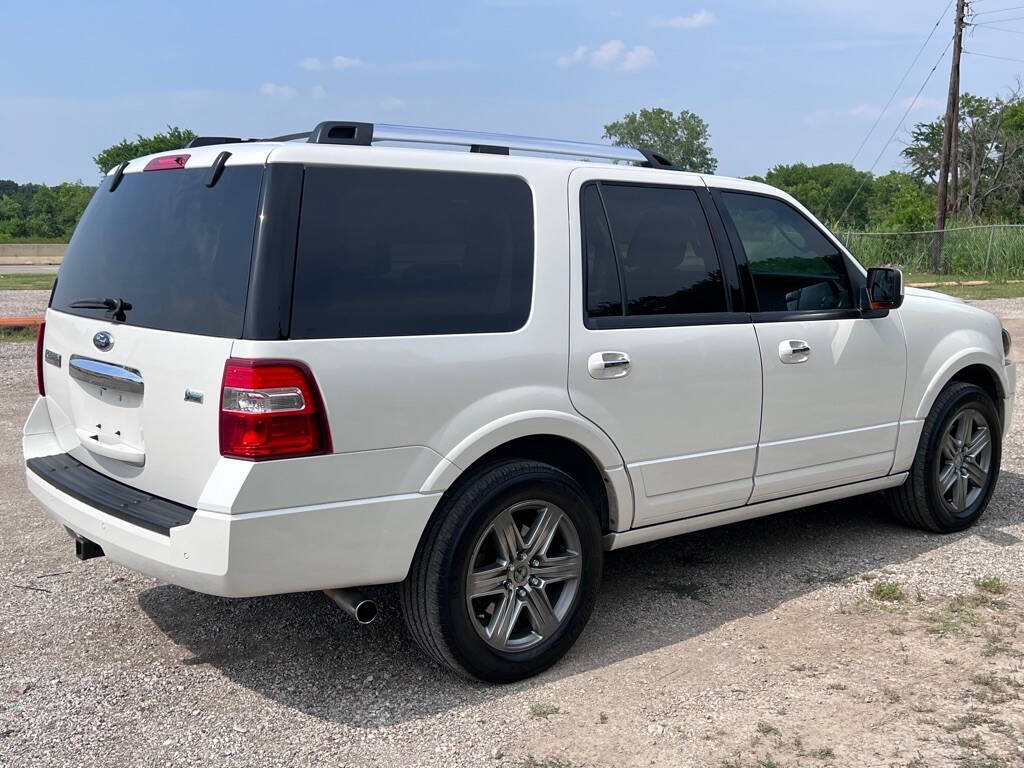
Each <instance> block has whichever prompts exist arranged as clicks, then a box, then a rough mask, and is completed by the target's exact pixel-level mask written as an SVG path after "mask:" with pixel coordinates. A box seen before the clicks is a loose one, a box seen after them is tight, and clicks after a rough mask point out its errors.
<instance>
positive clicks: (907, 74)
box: [823, 0, 956, 218]
mask: <svg viewBox="0 0 1024 768" xmlns="http://www.w3.org/2000/svg"><path fill="white" fill-rule="evenodd" d="M955 2H956V0H949V2H948V3H947V4H946V7H945V9H943V11H942V14H941V15H940V16H939V18H938V20H937V21H936V22H935V25H934V26H933V27H932V28H931V31H930V32H929V33H928V37H926V38H925V41H924V42H923V43H922V44H921V47H920V48H918V50H917V54H916V55H915V56H914V60H913V61H911V62H910V66H909V67H907V69H906V71H905V72H904V73H903V77H901V78H900V81H899V83H897V84H896V87H895V88H893V91H892V94H891V95H890V96H889V100H888V101H887V102H885V106H884V107H882V111H881V112H879V113H878V117H876V118H875V122H874V123H872V124H871V128H870V129H869V130H868V132H867V135H866V136H865V137H864V140H863V141H861V143H860V146H859V147H857V151H856V152H854V153H853V157H852V158H851V159H850V165H851V166H852V165H853V164H854V163H855V162H857V158H858V157H860V153H861V152H863V151H864V147H866V146H867V143H868V141H870V140H871V137H872V136H873V135H874V133H875V129H876V128H878V126H879V124H880V123H881V122H882V118H883V117H885V113H886V112H888V111H889V107H891V106H892V103H893V101H894V100H895V98H896V96H897V94H898V93H899V92H900V89H901V88H902V87H903V84H904V83H906V82H907V78H908V77H910V73H911V72H913V71H914V67H915V66H917V62H918V61H920V59H921V54H923V53H924V51H925V48H927V47H928V43H930V42H931V41H932V38H933V37H934V36H935V30H937V29H938V28H939V25H940V24H942V20H943V19H945V18H946V14H947V13H949V9H950V8H952V7H953V3H955ZM859 191H860V190H858V192H859ZM835 192H836V188H835V187H833V188H832V191H831V192H830V193H829V196H828V199H827V200H826V201H825V207H824V209H823V211H828V210H829V206H831V205H832V197H833V196H834V195H835ZM851 202H852V201H851ZM846 207H847V208H849V207H850V206H846ZM843 213H844V214H845V213H846V212H845V211H844V212H843ZM840 218H841V217H840Z"/></svg>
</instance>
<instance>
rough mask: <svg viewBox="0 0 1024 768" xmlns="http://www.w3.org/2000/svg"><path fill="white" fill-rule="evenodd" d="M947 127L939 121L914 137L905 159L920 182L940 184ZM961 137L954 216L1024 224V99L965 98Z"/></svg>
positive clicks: (959, 123)
mask: <svg viewBox="0 0 1024 768" xmlns="http://www.w3.org/2000/svg"><path fill="white" fill-rule="evenodd" d="M943 124H944V120H943V118H941V117H940V118H937V119H936V120H933V121H931V122H928V123H918V124H917V125H915V126H914V128H913V130H912V131H911V135H910V144H908V145H907V147H906V149H904V150H903V157H904V158H906V160H907V164H908V166H909V167H910V171H911V173H912V174H913V175H914V176H915V177H916V178H917V179H920V180H922V181H928V182H931V183H935V182H936V181H937V180H938V176H939V161H940V155H941V150H942V131H943ZM957 137H958V139H957V157H956V158H955V162H956V167H957V171H958V177H959V184H958V190H957V196H956V199H953V200H950V206H951V208H952V209H953V212H954V214H955V215H957V216H958V217H960V218H962V219H966V220H968V221H979V220H997V219H1001V220H1006V219H1010V220H1016V221H1020V220H1021V219H1022V218H1024V210H1022V206H1024V97H1022V95H1021V94H1020V93H1019V92H1017V91H1012V92H1011V93H1010V94H1009V95H1008V96H1006V97H1005V98H1004V97H997V98H994V99H990V98H987V97H985V96H975V95H974V94H970V93H965V94H963V95H962V96H961V97H960V115H959V119H958V121H957Z"/></svg>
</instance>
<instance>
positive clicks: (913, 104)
mask: <svg viewBox="0 0 1024 768" xmlns="http://www.w3.org/2000/svg"><path fill="white" fill-rule="evenodd" d="M943 16H945V13H943ZM939 21H941V19H940V20H939ZM955 39H956V37H955V36H954V37H951V38H949V42H948V43H946V47H945V48H943V49H942V53H941V54H940V55H939V58H938V61H936V62H935V64H934V65H933V66H932V68H931V69H930V70H929V71H928V76H927V77H925V79H924V82H923V83H921V87H920V88H918V89H917V94H916V95H915V96H914V98H913V99H912V100H911V102H910V104H909V105H907V109H906V111H905V112H904V113H903V117H901V118H900V121H899V122H898V123H897V124H896V128H895V129H893V132H892V133H891V134H890V135H889V140H888V141H887V142H885V144H884V145H883V146H882V151H881V152H879V153H878V157H876V158H875V162H873V163H872V164H871V168H869V169H868V176H870V174H872V173H873V172H874V170H875V167H876V166H877V165H878V163H879V162H881V160H882V156H883V155H884V154H885V150H887V149H888V148H889V145H890V144H892V142H893V139H895V138H896V134H898V133H899V132H900V129H901V128H902V127H903V123H904V121H905V120H906V119H907V116H908V115H909V114H910V113H911V111H912V110H913V109H914V107H916V106H917V101H918V99H920V98H921V94H922V93H924V89H925V88H926V87H927V86H928V83H929V82H930V81H931V79H932V75H934V74H935V70H937V69H938V68H939V64H941V63H942V60H943V59H944V58H946V54H947V53H949V49H950V47H951V46H952V45H953V41H954V40H955ZM868 176H865V177H864V178H863V179H862V180H861V182H860V186H859V187H857V191H856V192H854V193H853V197H851V198H850V202H848V203H847V204H846V207H845V208H844V209H843V212H842V214H841V215H840V216H839V220H838V222H837V223H839V222H842V220H843V219H844V218H845V217H846V214H847V212H848V211H849V210H850V206H851V205H853V202H854V201H855V200H856V199H857V196H858V195H859V194H860V192H861V190H862V189H864V185H865V184H867V181H868Z"/></svg>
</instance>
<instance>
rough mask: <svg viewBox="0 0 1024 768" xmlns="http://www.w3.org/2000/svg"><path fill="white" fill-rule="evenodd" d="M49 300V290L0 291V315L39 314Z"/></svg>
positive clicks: (44, 309) (43, 310)
mask: <svg viewBox="0 0 1024 768" xmlns="http://www.w3.org/2000/svg"><path fill="white" fill-rule="evenodd" d="M49 301H50V292H49V291H0V317H19V316H22V315H41V314H43V312H45V311H46V304H47V302H49Z"/></svg>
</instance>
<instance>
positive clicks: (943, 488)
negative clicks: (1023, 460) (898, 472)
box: [889, 382, 1002, 533]
mask: <svg viewBox="0 0 1024 768" xmlns="http://www.w3.org/2000/svg"><path fill="white" fill-rule="evenodd" d="M1001 437H1002V429H1001V423H1000V420H999V416H998V414H997V412H996V408H995V404H994V403H993V402H992V398H991V397H990V396H989V395H988V393H987V392H985V390H983V389H981V388H980V387H977V386H975V385H973V384H966V383H963V382H953V383H952V384H950V385H948V386H947V387H946V388H945V389H944V390H943V391H942V392H941V393H940V394H939V397H938V398H937V399H936V401H935V405H934V406H932V410H931V413H929V414H928V418H927V419H926V420H925V423H924V429H923V430H922V432H921V440H920V443H919V444H918V448H917V455H916V456H915V457H914V463H913V465H912V466H911V468H910V476H909V477H908V478H907V482H906V483H904V484H903V485H902V486H901V487H899V488H896V489H893V490H892V491H890V492H889V499H890V502H891V505H892V508H893V511H894V512H895V514H896V516H897V517H899V518H900V520H902V521H903V522H905V523H907V524H908V525H913V526H915V527H918V528H924V529H925V530H929V531H935V532H938V533H952V532H955V531H962V530H963V529H965V528H968V527H970V526H971V525H973V524H974V523H975V522H976V521H977V520H978V518H979V517H981V515H982V513H983V512H984V511H985V508H986V507H987V506H988V502H989V499H990V498H991V497H992V491H993V489H994V488H995V483H996V479H997V478H998V476H999V463H1000V459H1001V452H1002V440H1001Z"/></svg>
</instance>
